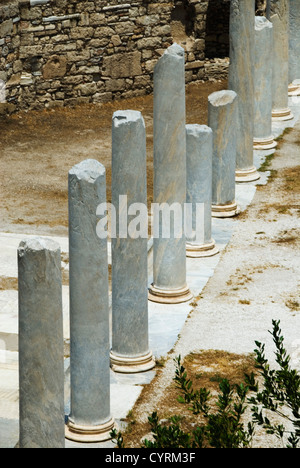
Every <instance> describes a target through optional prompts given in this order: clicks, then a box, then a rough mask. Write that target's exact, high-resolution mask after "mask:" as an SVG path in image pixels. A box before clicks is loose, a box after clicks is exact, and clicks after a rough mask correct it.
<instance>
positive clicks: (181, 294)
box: [148, 284, 194, 304]
mask: <svg viewBox="0 0 300 468" xmlns="http://www.w3.org/2000/svg"><path fill="white" fill-rule="evenodd" d="M193 297H194V296H193V294H192V293H191V291H190V290H189V288H188V287H187V286H185V287H184V288H182V289H173V290H167V289H160V288H156V287H155V286H154V285H153V284H152V285H151V287H150V288H149V294H148V299H149V301H152V302H158V303H160V304H181V303H182V302H188V301H190V300H192V299H193Z"/></svg>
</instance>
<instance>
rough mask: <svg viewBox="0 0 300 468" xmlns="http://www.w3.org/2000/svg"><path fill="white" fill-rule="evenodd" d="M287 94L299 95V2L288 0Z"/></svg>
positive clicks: (297, 0)
mask: <svg viewBox="0 0 300 468" xmlns="http://www.w3.org/2000/svg"><path fill="white" fill-rule="evenodd" d="M289 21H290V36H289V95H290V96H299V95H300V2H299V0H290V11H289Z"/></svg>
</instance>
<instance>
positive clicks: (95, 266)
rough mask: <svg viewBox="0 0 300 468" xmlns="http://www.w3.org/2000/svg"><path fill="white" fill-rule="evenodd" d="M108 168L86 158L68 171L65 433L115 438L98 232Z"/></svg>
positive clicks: (84, 438)
mask: <svg viewBox="0 0 300 468" xmlns="http://www.w3.org/2000/svg"><path fill="white" fill-rule="evenodd" d="M105 177H106V176H105V168H104V166H103V165H102V164H100V163H99V162H98V161H95V160H86V161H83V162H81V163H79V164H77V165H76V166H74V167H73V168H72V169H71V170H70V171H69V256H70V356H71V363H70V373H71V414H70V416H69V419H68V424H67V428H66V437H67V438H68V439H70V440H74V441H76V442H101V441H103V440H107V439H109V438H110V435H109V434H110V431H111V430H112V428H113V426H114V421H113V419H112V418H111V415H110V364H109V349H110V339H109V303H108V255H107V239H100V237H98V236H97V233H96V226H97V221H98V219H97V216H96V211H97V207H98V205H99V204H100V203H105V201H106V180H105Z"/></svg>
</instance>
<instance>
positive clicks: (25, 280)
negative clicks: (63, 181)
mask: <svg viewBox="0 0 300 468" xmlns="http://www.w3.org/2000/svg"><path fill="white" fill-rule="evenodd" d="M18 268H19V386H20V440H19V448H64V447H65V434H64V427H65V425H64V340H63V318H62V280H61V253H60V247H59V245H58V244H57V243H56V242H53V241H52V240H49V239H44V238H32V239H29V240H26V241H23V242H21V244H20V246H19V249H18Z"/></svg>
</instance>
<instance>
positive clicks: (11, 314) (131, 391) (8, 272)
mask: <svg viewBox="0 0 300 468" xmlns="http://www.w3.org/2000/svg"><path fill="white" fill-rule="evenodd" d="M290 106H291V108H292V110H293V112H294V115H295V118H294V120H292V121H288V122H282V123H276V124H274V128H273V130H274V134H275V136H279V135H281V134H282V132H283V130H284V128H286V127H293V126H294V125H295V123H296V122H297V121H298V119H299V116H300V98H293V100H290ZM271 153H272V150H271V151H265V152H262V151H255V152H254V157H255V165H256V166H257V167H260V166H261V163H262V162H264V160H265V157H266V156H267V155H269V154H271ZM261 176H262V177H261V179H260V180H259V181H257V182H253V183H247V184H237V186H236V199H237V202H238V203H239V205H240V207H241V209H242V211H243V210H245V209H246V207H248V206H249V204H251V201H252V200H253V197H254V195H255V193H256V187H257V185H258V184H265V183H266V182H267V178H266V177H267V173H265V172H264V173H261ZM239 223H240V221H239V219H238V218H236V219H215V218H213V223H212V227H213V237H214V239H215V240H216V243H217V245H218V247H219V248H220V254H219V255H216V256H214V257H210V258H206V259H187V280H188V284H189V286H190V288H191V290H192V292H193V293H194V295H195V296H198V295H199V294H200V293H201V291H202V290H203V288H204V287H205V286H206V284H207V282H208V280H209V279H210V278H211V277H212V276H213V275H215V274H221V275H222V272H221V273H220V271H219V270H218V265H219V262H220V259H221V258H222V257H223V252H224V249H225V248H226V247H228V243H229V241H230V239H231V237H232V236H233V235H236V232H237V230H238V229H239V227H238V226H239ZM258 224H259V223H258ZM32 234H33V235H37V234H38V233H36V232H34V233H32ZM24 237H26V236H25V235H22V234H11V233H1V232H0V278H3V277H7V278H17V248H18V245H19V243H20V241H21V240H22V239H24ZM241 239H242V238H241ZM55 240H56V241H58V242H59V244H60V245H61V249H62V252H64V253H66V254H68V239H67V238H55ZM245 245H247V244H245ZM245 245H244V246H243V248H244V249H245ZM151 258H152V255H151V250H150V251H149V267H150V268H149V271H150V274H149V284H150V283H151V282H152V278H151ZM63 266H64V268H65V269H67V268H68V266H67V263H65V264H63ZM12 284H13V283H12ZM10 287H13V289H3V290H0V448H9V447H14V446H15V444H16V443H17V441H18V417H19V412H18V293H17V290H16V286H10ZM253 294H255V292H254V291H253ZM63 305H64V337H65V342H66V346H67V344H68V340H69V291H68V286H64V287H63ZM224 307H225V309H226V307H227V308H228V312H229V311H230V307H231V306H230V304H227V305H224ZM274 307H275V305H274ZM191 309H192V306H191V305H190V304H189V303H187V304H181V305H172V306H167V305H160V304H154V303H151V302H149V335H150V348H151V349H152V351H153V353H154V355H155V356H156V357H157V358H160V357H161V356H165V355H166V354H167V353H168V352H169V351H170V350H171V349H172V348H173V347H174V345H175V343H176V342H177V339H178V335H179V334H180V333H181V332H182V331H183V332H184V333H185V334H186V333H188V335H185V336H187V338H186V339H187V340H189V341H190V343H192V342H193V341H195V340H196V339H199V338H198V337H195V336H193V335H189V333H190V330H191V328H190V327H186V326H184V325H185V324H186V320H187V317H188V315H189V313H190V311H191ZM225 309H224V310H225ZM209 310H211V304H207V313H208V316H207V318H208V321H207V322H206V323H205V327H206V328H205V330H206V331H204V330H203V333H202V335H201V341H202V347H203V348H205V347H206V346H207V347H208V348H214V346H215V348H214V349H224V348H230V346H229V345H228V341H226V340H225V337H226V336H227V338H228V340H229V341H230V340H231V342H232V334H231V333H229V331H228V330H226V327H225V325H224V323H223V317H224V310H223V313H222V314H220V317H219V318H220V323H221V324H222V329H223V333H221V334H219V335H218V337H219V338H218V340H219V341H215V342H213V343H212V342H211V339H209V336H210V335H209V330H210V329H211V328H213V327H215V323H216V320H217V317H216V316H215V315H213V317H212V316H211V317H210V315H209ZM247 320H249V322H250V323H251V312H250V315H248V316H247ZM244 321H245V316H243V317H239V316H238V315H237V316H236V324H237V325H238V327H237V330H236V332H235V340H234V343H235V344H236V343H239V344H240V346H239V350H238V351H240V352H244V351H246V349H247V351H248V352H249V343H248V342H247V344H246V342H245V340H244V335H242V334H240V333H239V331H240V330H241V329H242V328H243V323H244ZM265 325H266V326H269V324H268V325H267V324H265ZM187 330H189V331H187ZM298 330H299V329H298ZM239 337H240V338H239ZM256 338H257V337H256ZM206 339H207V345H206V344H205V340H206ZM249 339H250V336H249ZM251 339H252V337H251ZM216 340H217V338H216ZM224 340H225V341H224ZM181 342H182V340H180V341H179V347H180V346H181V345H180V343H181ZM183 342H184V343H186V341H184V340H183ZM226 343H227V344H226ZM182 346H184V345H182ZM234 348H235V349H236V346H234ZM251 349H252V348H251ZM182 350H184V348H182ZM65 375H66V384H65V403H66V405H65V406H66V408H65V412H66V415H67V414H68V413H69V359H68V358H66V359H65ZM154 375H155V371H151V372H147V373H144V374H138V375H132V376H126V375H118V374H114V373H113V372H111V413H112V415H113V416H114V417H115V419H116V420H117V422H119V423H120V422H121V420H122V419H124V418H125V417H126V415H127V413H128V411H129V410H130V409H131V408H132V407H133V406H134V404H135V402H136V400H137V398H138V397H139V395H140V393H141V391H142V388H143V385H145V384H147V383H149V382H151V380H152V378H153V377H154ZM78 446H79V445H78V444H72V443H70V442H67V447H78ZM96 446H97V447H99V448H101V447H111V446H112V445H111V443H110V442H107V443H103V444H97V445H96ZM80 447H82V446H80ZM84 447H85V446H84ZM88 447H94V445H89V446H88Z"/></svg>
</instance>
